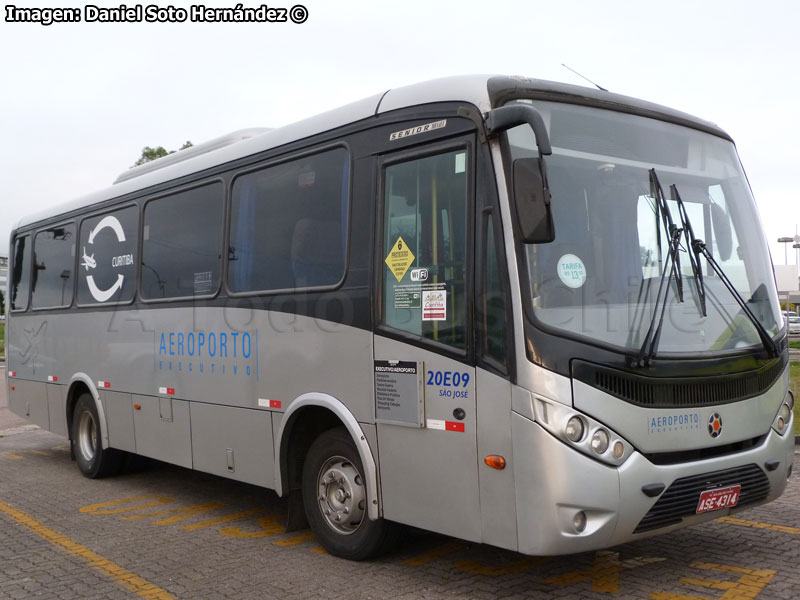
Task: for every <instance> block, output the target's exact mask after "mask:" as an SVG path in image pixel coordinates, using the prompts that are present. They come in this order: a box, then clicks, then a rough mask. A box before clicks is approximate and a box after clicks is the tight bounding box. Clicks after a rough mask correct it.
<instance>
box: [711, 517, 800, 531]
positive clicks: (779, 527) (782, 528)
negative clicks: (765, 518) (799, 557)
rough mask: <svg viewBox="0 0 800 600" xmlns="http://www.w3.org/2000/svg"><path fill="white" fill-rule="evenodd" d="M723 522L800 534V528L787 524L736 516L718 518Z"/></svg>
mask: <svg viewBox="0 0 800 600" xmlns="http://www.w3.org/2000/svg"><path fill="white" fill-rule="evenodd" d="M717 521H720V522H721V523H730V524H731V525H742V526H743V527H755V528H756V529H769V530H771V531H780V532H783V533H793V534H795V535H800V528H797V527H787V526H786V525H772V524H770V523H759V522H758V521H745V520H744V519H737V518H736V517H720V518H719V519H717Z"/></svg>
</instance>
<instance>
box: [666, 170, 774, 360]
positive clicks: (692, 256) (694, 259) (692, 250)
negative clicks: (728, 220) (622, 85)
mask: <svg viewBox="0 0 800 600" xmlns="http://www.w3.org/2000/svg"><path fill="white" fill-rule="evenodd" d="M670 193H671V194H672V199H673V200H674V201H675V202H677V203H678V212H679V214H680V217H681V225H682V226H683V230H684V232H685V234H686V243H687V244H688V246H689V248H688V249H687V250H689V251H688V254H689V260H690V261H691V263H692V272H693V273H694V281H695V285H696V286H697V296H698V298H699V299H700V310H701V312H702V314H703V316H704V317H705V316H707V314H706V291H705V284H704V283H703V272H702V268H701V267H700V255H701V254H702V255H703V256H705V258H706V260H707V261H708V264H709V265H711V268H712V269H714V272H715V273H716V274H717V276H718V277H719V278H720V281H722V283H723V284H724V285H725V287H726V288H727V289H728V291H729V292H730V294H731V296H733V299H734V300H736V303H737V304H738V305H739V306H740V307H741V309H742V311H743V312H744V314H745V315H746V316H747V318H748V319H749V320H750V322H751V323H752V324H753V327H755V329H756V332H757V333H758V337H759V338H760V339H761V343H762V344H763V345H764V348H765V349H766V350H767V352H768V353H769V354H770V356H772V357H773V358H777V357H778V356H780V352H779V351H778V346H777V345H776V344H775V340H773V339H772V337H771V336H770V335H769V332H767V330H766V328H765V327H764V325H763V324H762V323H761V321H759V320H758V318H757V317H756V316H755V315H754V314H753V311H752V310H750V307H749V306H747V302H746V301H745V299H744V298H742V295H741V294H740V293H739V291H738V290H737V289H736V288H735V287H734V286H733V283H731V280H730V279H728V276H727V275H726V274H725V272H724V271H723V270H722V267H721V266H720V265H719V263H718V262H717V261H716V260H715V259H714V256H713V255H712V254H711V252H710V251H709V250H708V248H706V244H705V242H703V240H701V239H699V238H696V237H695V235H694V230H693V229H692V223H691V221H690V220H689V215H688V213H687V212H686V207H685V206H684V205H683V201H682V200H681V196H680V194H679V193H678V188H677V186H676V185H675V184H672V185H671V186H670Z"/></svg>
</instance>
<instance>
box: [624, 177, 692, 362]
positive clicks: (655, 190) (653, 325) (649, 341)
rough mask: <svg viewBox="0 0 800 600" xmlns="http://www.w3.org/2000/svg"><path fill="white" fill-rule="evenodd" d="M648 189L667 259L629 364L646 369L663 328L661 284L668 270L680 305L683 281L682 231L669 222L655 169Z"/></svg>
mask: <svg viewBox="0 0 800 600" xmlns="http://www.w3.org/2000/svg"><path fill="white" fill-rule="evenodd" d="M650 190H651V193H652V195H653V198H654V200H655V202H656V219H658V218H659V213H660V215H661V218H662V222H663V224H664V229H666V231H667V258H666V260H665V261H664V269H663V270H662V271H661V280H660V281H659V283H658V292H656V300H655V303H654V309H653V318H652V319H651V320H650V327H649V328H648V329H647V335H645V338H644V341H643V342H642V346H641V348H639V355H638V356H637V357H636V361H635V362H634V363H633V366H634V367H647V366H650V363H651V362H652V360H653V357H654V356H655V355H656V348H658V340H659V338H660V337H661V327H662V326H663V325H664V315H665V314H666V312H667V298H668V297H669V284H667V285H666V286H665V285H664V284H665V283H666V281H667V272H668V271H671V275H674V276H675V287H676V289H677V293H678V299H679V301H680V302H683V281H682V279H681V270H680V259H679V257H678V246H679V245H680V243H681V233H682V232H683V229H681V228H680V227H678V226H676V225H675V223H674V221H673V220H672V214H671V213H670V210H669V206H668V205H667V201H666V199H665V198H664V192H663V190H662V189H661V183H660V182H659V181H658V175H656V170H655V169H650ZM659 237H660V235H659Z"/></svg>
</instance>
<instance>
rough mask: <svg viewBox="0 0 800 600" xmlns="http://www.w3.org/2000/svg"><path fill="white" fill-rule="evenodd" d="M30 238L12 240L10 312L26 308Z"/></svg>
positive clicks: (28, 283)
mask: <svg viewBox="0 0 800 600" xmlns="http://www.w3.org/2000/svg"><path fill="white" fill-rule="evenodd" d="M30 239H31V238H30V236H28V235H24V236H22V237H18V238H17V239H16V240H14V256H13V257H12V258H11V261H12V263H11V264H12V265H13V266H12V267H11V290H10V291H11V298H10V304H11V310H25V309H26V308H28V290H29V288H30V245H31V244H30Z"/></svg>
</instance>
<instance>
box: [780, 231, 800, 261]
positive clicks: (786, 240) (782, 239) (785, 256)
mask: <svg viewBox="0 0 800 600" xmlns="http://www.w3.org/2000/svg"><path fill="white" fill-rule="evenodd" d="M778 242H779V243H781V244H783V264H785V265H788V264H789V255H788V254H787V253H786V244H791V243H792V242H794V238H793V237H780V238H778ZM798 242H800V240H798Z"/></svg>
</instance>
